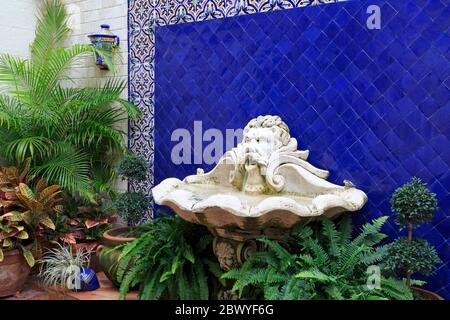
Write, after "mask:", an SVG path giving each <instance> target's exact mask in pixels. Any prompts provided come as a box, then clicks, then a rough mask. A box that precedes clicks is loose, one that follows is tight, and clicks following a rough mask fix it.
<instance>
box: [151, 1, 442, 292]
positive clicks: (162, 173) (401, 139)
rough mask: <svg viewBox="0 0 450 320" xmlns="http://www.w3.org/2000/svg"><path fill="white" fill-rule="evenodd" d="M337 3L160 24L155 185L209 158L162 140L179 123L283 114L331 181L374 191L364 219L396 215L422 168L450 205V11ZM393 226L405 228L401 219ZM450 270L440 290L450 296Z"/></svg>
mask: <svg viewBox="0 0 450 320" xmlns="http://www.w3.org/2000/svg"><path fill="white" fill-rule="evenodd" d="M373 3H378V4H380V5H381V6H382V11H383V28H382V29H381V30H377V31H373V32H372V31H370V32H369V31H368V30H367V29H366V28H365V20H366V19H367V13H366V8H367V5H369V4H373ZM326 7H327V6H323V9H322V7H321V8H319V6H317V7H310V8H303V9H299V10H296V9H294V10H287V11H279V12H272V13H262V14H259V15H249V16H245V17H238V18H230V19H223V20H211V21H207V22H203V23H199V24H184V25H176V26H171V27H160V28H157V30H156V41H157V44H158V45H157V46H156V79H157V81H156V82H157V84H156V86H157V87H156V96H155V99H156V101H155V103H156V108H155V111H156V114H155V117H156V131H155V134H156V136H155V150H156V152H155V181H156V182H158V181H161V179H163V178H165V177H168V176H177V177H180V178H182V177H183V176H185V175H186V174H190V173H192V172H195V168H196V167H198V165H181V166H174V165H172V164H171V161H170V150H171V148H172V146H173V144H171V143H162V142H163V141H165V142H167V141H170V134H171V132H172V131H173V130H174V129H175V128H178V127H186V128H187V129H188V130H192V127H193V121H194V120H203V121H204V123H205V127H217V128H219V129H220V130H225V129H226V128H239V127H242V126H243V125H244V124H245V123H246V122H247V121H248V119H249V118H250V117H253V116H256V115H258V114H261V113H276V114H280V115H281V116H282V117H283V118H284V119H286V121H287V122H288V125H289V126H290V128H291V131H292V135H293V136H295V137H297V138H301V139H299V141H300V144H301V145H302V147H308V148H310V149H311V150H312V154H311V161H315V162H314V164H315V165H317V166H322V167H324V168H327V169H330V170H331V171H332V172H331V177H330V178H331V179H339V180H336V181H337V182H339V181H341V180H342V179H345V178H349V179H351V180H357V181H358V185H360V187H361V188H362V189H363V190H366V191H367V193H368V194H369V203H368V204H367V206H366V207H365V208H364V210H362V212H361V217H360V222H361V223H363V222H364V221H366V220H367V219H370V218H373V217H375V216H379V215H380V214H381V213H383V214H389V213H390V205H389V197H390V194H391V192H392V191H393V190H394V189H395V188H396V187H398V186H399V185H400V184H401V183H404V182H406V181H408V180H409V178H410V176H411V175H413V173H415V174H416V175H419V176H420V177H422V178H423V179H424V180H426V181H427V182H429V183H430V186H431V187H432V189H433V190H434V191H435V192H436V193H437V194H438V198H439V201H440V205H441V206H444V207H445V208H448V207H449V206H450V199H449V196H448V191H449V189H450V185H449V184H450V181H449V175H448V171H449V170H448V169H449V163H450V143H449V126H448V125H446V124H447V123H448V122H449V121H448V115H449V114H450V112H448V109H447V106H448V101H449V92H448V87H447V86H446V84H445V80H446V79H447V78H448V77H449V76H450V66H449V62H448V61H447V59H450V56H449V54H448V48H449V44H448V35H446V34H445V31H444V32H443V30H446V28H448V26H449V20H450V19H448V13H446V12H445V11H448V10H443V9H442V8H441V7H442V6H441V5H440V3H439V1H437V2H436V1H412V0H406V1H394V0H387V1H381V0H374V1H350V2H348V3H340V4H336V5H332V6H329V7H333V10H327V9H325V8H326ZM305 30H306V31H305ZM285 61H289V63H286V62H285ZM158 106H164V107H158ZM179 117H182V119H181V120H179V119H176V118H179ZM159 124H162V125H159ZM314 150H320V151H321V152H319V153H317V152H316V153H315V152H314ZM205 168H206V169H207V168H208V166H205ZM447 219H449V218H448V216H447V215H445V214H444V213H442V210H441V211H439V212H438V214H437V219H436V220H435V221H433V223H436V226H434V225H433V224H432V225H431V226H433V228H430V232H429V233H430V239H432V241H434V242H436V243H439V242H440V241H441V242H442V241H443V240H442V239H448V238H450V235H449V230H448V220H447ZM443 222H444V223H443ZM386 230H387V232H388V233H389V234H390V235H391V236H394V237H395V236H397V234H398V230H397V229H396V226H395V224H393V223H391V222H390V223H388V224H387V225H386ZM433 232H436V235H431V233H433ZM425 236H427V235H425ZM440 236H442V237H440ZM438 250H439V252H442V251H443V250H444V246H443V245H442V244H441V245H440V246H439V247H438ZM447 260H448V259H447ZM442 268H444V269H443V270H442V272H443V273H442V272H441V271H440V275H439V276H438V278H437V280H436V279H435V280H433V282H431V285H432V289H433V290H435V291H439V292H441V291H442V292H444V293H445V294H446V295H448V297H450V286H449V285H448V283H442V281H448V278H445V277H444V276H442V274H447V272H448V270H449V268H448V266H443V267H442ZM430 279H434V278H433V276H432V277H430Z"/></svg>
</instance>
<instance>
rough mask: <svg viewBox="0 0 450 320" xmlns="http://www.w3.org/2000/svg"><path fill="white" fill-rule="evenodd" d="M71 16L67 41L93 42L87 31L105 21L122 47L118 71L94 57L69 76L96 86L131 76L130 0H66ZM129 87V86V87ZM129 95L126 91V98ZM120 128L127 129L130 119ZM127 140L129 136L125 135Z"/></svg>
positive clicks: (121, 184)
mask: <svg viewBox="0 0 450 320" xmlns="http://www.w3.org/2000/svg"><path fill="white" fill-rule="evenodd" d="M0 1H3V0H0ZM65 3H66V5H67V8H68V11H69V13H71V16H72V20H71V21H72V34H71V36H70V39H69V41H68V42H67V45H72V44H76V43H90V42H89V39H88V37H87V35H88V34H90V33H94V32H96V31H98V30H100V25H101V24H103V23H106V24H109V25H110V26H111V31H112V32H113V33H114V34H116V35H118V36H119V37H120V47H119V49H118V51H117V56H116V74H113V73H112V72H110V71H103V70H100V69H99V68H98V67H97V66H96V65H95V62H94V61H93V60H91V59H89V60H88V61H82V62H81V63H79V66H77V67H76V68H74V70H72V71H71V73H70V77H71V78H72V80H73V83H74V84H75V85H79V86H88V87H89V86H95V85H97V84H99V83H102V82H103V81H105V80H107V79H108V78H110V77H113V76H116V77H120V78H122V79H123V80H125V81H127V80H128V26H127V25H128V17H127V15H128V4H127V0H65ZM127 90H128V89H127ZM127 97H128V92H124V94H123V98H127ZM121 128H122V129H123V130H124V131H125V132H127V131H128V123H127V122H126V121H124V122H123V123H122V124H121ZM124 139H125V140H126V139H127V137H126V136H124ZM117 189H118V190H119V191H126V183H125V182H123V181H121V180H120V179H119V180H118V181H117Z"/></svg>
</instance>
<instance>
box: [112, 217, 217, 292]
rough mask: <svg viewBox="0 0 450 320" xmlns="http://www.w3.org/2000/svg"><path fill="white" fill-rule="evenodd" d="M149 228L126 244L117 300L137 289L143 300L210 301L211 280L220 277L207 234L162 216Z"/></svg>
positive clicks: (205, 231)
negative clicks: (134, 288) (133, 288)
mask: <svg viewBox="0 0 450 320" xmlns="http://www.w3.org/2000/svg"><path fill="white" fill-rule="evenodd" d="M158 214H161V213H158ZM148 224H149V225H150V226H151V227H149V228H148V229H149V231H148V232H146V233H145V234H143V235H142V236H141V237H139V238H138V239H137V240H135V241H133V242H131V243H129V244H127V245H126V246H125V247H124V249H123V251H122V254H121V256H120V258H119V268H118V272H117V279H118V281H119V282H120V283H121V286H120V298H121V299H124V298H125V296H126V293H127V292H128V291H129V289H130V288H132V287H136V286H138V287H139V298H140V299H142V300H156V299H160V298H161V297H162V296H163V297H166V298H169V299H183V300H185V299H189V300H191V299H192V300H196V299H201V300H206V299H209V298H210V296H211V290H210V288H211V287H212V286H214V283H213V279H214V277H220V275H221V271H220V267H219V265H218V263H217V260H216V259H215V257H211V252H212V250H211V242H212V236H211V235H210V234H209V232H208V231H207V230H206V229H205V228H203V227H200V226H197V225H194V224H191V223H188V222H185V221H184V220H182V219H181V218H180V217H178V216H167V215H164V214H163V216H162V217H161V218H158V219H156V220H153V221H150V222H148ZM207 249H208V250H207Z"/></svg>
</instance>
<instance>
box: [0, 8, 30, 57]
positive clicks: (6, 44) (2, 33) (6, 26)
mask: <svg viewBox="0 0 450 320" xmlns="http://www.w3.org/2000/svg"><path fill="white" fill-rule="evenodd" d="M38 3H39V0H0V53H9V54H12V55H15V56H20V57H23V58H27V57H29V55H30V43H31V41H32V40H33V38H34V30H35V26H36V16H35V15H36V12H37V9H36V7H37V4H38Z"/></svg>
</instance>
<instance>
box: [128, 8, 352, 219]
mask: <svg viewBox="0 0 450 320" xmlns="http://www.w3.org/2000/svg"><path fill="white" fill-rule="evenodd" d="M346 1H349V0H129V1H128V43H129V49H128V50H129V54H128V57H129V58H128V61H129V67H128V68H129V71H128V82H129V99H130V101H131V102H133V103H134V104H135V105H137V106H138V107H139V109H140V110H141V112H142V116H141V118H140V119H139V120H136V121H134V120H130V121H129V130H128V147H129V148H130V149H131V150H132V151H133V152H134V153H136V154H138V155H140V156H142V157H144V158H145V159H146V160H147V161H148V163H149V166H150V170H149V173H148V175H147V181H145V182H144V183H139V184H135V185H131V186H130V189H132V190H135V191H142V192H145V193H146V194H150V192H151V188H152V187H153V185H154V175H153V170H154V130H155V119H154V114H155V113H154V110H155V105H154V98H155V28H157V27H160V26H166V25H173V24H179V23H192V22H199V21H205V20H210V19H221V18H229V17H234V16H240V15H246V14H254V13H262V12H268V11H276V10H287V9H293V8H301V7H307V6H315V5H322V4H333V3H337V2H346ZM147 218H148V217H147Z"/></svg>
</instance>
